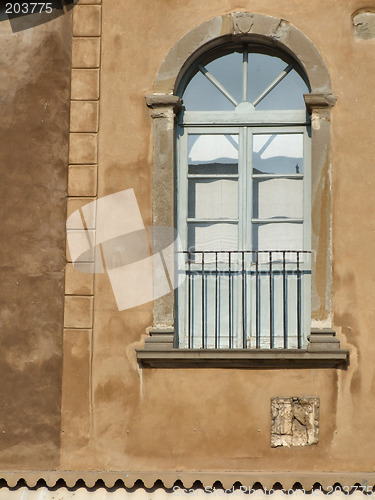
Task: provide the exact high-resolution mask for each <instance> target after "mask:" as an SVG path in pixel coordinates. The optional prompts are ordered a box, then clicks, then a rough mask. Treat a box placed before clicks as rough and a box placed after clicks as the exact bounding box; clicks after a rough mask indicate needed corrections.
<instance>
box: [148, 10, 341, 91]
mask: <svg viewBox="0 0 375 500" xmlns="http://www.w3.org/2000/svg"><path fill="white" fill-rule="evenodd" d="M230 41H232V42H233V41H243V42H247V41H259V42H261V43H262V44H263V45H269V46H273V47H277V48H279V49H280V50H282V51H284V52H286V53H288V54H289V55H291V56H292V57H293V58H294V59H295V60H296V61H297V62H298V63H299V64H300V66H301V67H302V68H303V70H304V71H305V73H306V75H307V77H308V79H309V83H310V86H311V93H312V94H331V92H332V90H331V81H330V77H329V73H328V70H327V67H326V65H325V62H324V60H323V58H322V56H321V55H320V53H319V52H318V50H317V49H316V47H315V45H314V44H313V43H312V42H311V40H309V39H308V38H307V37H306V36H305V35H304V34H303V33H301V32H300V31H299V30H298V29H297V28H296V27H295V26H293V25H292V24H290V23H289V22H288V21H286V20H284V19H280V18H276V17H271V16H267V15H264V14H253V13H250V12H234V13H231V14H225V15H223V16H218V17H214V18H211V19H208V20H207V21H204V22H203V23H201V24H199V25H198V26H196V27H195V28H193V29H192V30H190V31H189V32H188V33H186V34H185V35H184V36H182V37H181V38H180V39H179V41H178V42H177V43H176V44H175V45H174V47H172V49H171V50H170V51H169V52H168V54H167V55H166V56H165V58H164V60H163V62H162V63H161V65H160V68H159V71H158V74H157V77H156V80H155V84H154V92H155V93H156V94H175V93H176V91H177V88H178V85H179V83H180V81H181V78H182V76H183V75H184V73H185V71H186V69H187V68H188V67H189V66H190V65H191V64H192V63H193V62H194V61H195V60H196V59H197V58H198V57H200V56H201V55H202V54H203V53H205V52H207V51H208V50H210V49H212V48H214V47H217V46H219V45H221V44H223V43H225V42H230Z"/></svg>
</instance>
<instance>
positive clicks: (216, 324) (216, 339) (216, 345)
mask: <svg viewBox="0 0 375 500" xmlns="http://www.w3.org/2000/svg"><path fill="white" fill-rule="evenodd" d="M217 326H218V317H217V252H215V349H217V347H218V338H217Z"/></svg>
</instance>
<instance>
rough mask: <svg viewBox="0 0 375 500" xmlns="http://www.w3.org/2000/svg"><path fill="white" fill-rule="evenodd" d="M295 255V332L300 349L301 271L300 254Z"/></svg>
mask: <svg viewBox="0 0 375 500" xmlns="http://www.w3.org/2000/svg"><path fill="white" fill-rule="evenodd" d="M296 253H297V330H298V349H301V344H302V342H301V271H300V267H299V258H300V257H299V256H300V252H296Z"/></svg>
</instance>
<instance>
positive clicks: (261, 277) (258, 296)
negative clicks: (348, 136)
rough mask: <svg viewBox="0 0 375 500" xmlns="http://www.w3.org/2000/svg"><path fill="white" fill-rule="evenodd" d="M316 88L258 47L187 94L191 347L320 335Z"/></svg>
mask: <svg viewBox="0 0 375 500" xmlns="http://www.w3.org/2000/svg"><path fill="white" fill-rule="evenodd" d="M309 91H310V89H309V86H308V83H307V79H306V77H305V75H304V74H303V72H302V71H301V69H300V68H299V67H298V65H297V63H296V62H295V61H293V60H292V59H291V58H290V57H286V56H285V55H284V54H283V53H280V52H279V51H276V50H270V49H268V48H267V49H266V48H264V47H262V46H260V45H253V44H241V45H232V44H229V45H226V46H223V47H220V48H219V49H216V50H215V51H213V52H211V53H209V54H206V55H205V56H204V57H203V58H201V59H200V60H198V61H197V62H196V63H195V64H193V65H192V67H191V68H190V69H189V71H188V72H187V73H186V76H185V78H184V79H183V80H182V82H181V84H180V88H179V94H180V95H181V97H182V99H183V104H184V111H183V112H182V113H180V116H179V122H178V125H179V131H178V156H177V169H176V170H177V206H176V209H177V221H178V224H177V229H178V233H179V235H180V237H181V239H182V243H183V249H184V255H185V258H186V267H187V272H186V280H185V283H184V285H182V286H180V287H179V289H178V290H177V295H178V300H177V309H176V313H177V316H178V338H179V346H180V347H183V348H191V349H195V348H200V349H202V348H219V349H220V348H245V349H247V348H268V349H270V348H271V349H272V348H305V347H306V345H307V336H308V335H309V333H310V324H311V321H310V303H311V298H310V289H311V284H310V275H311V259H310V251H311V232H310V227H311V223H310V220H311V209H310V207H311V200H310V193H311V180H310V179H311V167H310V165H311V162H310V131H309V126H310V123H309V115H308V114H307V113H306V110H305V102H304V98H303V95H304V94H305V93H308V92H309Z"/></svg>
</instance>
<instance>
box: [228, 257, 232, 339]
mask: <svg viewBox="0 0 375 500" xmlns="http://www.w3.org/2000/svg"><path fill="white" fill-rule="evenodd" d="M228 255H229V271H228V278H229V349H232V301H231V298H232V283H231V280H232V273H231V252H228Z"/></svg>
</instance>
